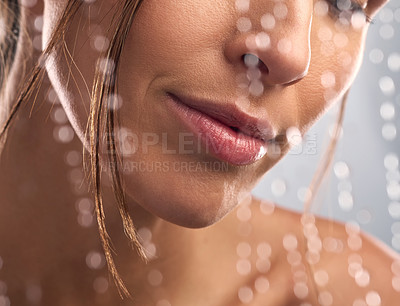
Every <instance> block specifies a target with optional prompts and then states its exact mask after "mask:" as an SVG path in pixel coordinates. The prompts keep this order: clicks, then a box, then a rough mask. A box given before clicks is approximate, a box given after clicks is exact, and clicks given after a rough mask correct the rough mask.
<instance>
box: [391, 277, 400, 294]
mask: <svg viewBox="0 0 400 306" xmlns="http://www.w3.org/2000/svg"><path fill="white" fill-rule="evenodd" d="M392 287H393V289H394V290H395V291H397V292H400V276H393V278H392Z"/></svg>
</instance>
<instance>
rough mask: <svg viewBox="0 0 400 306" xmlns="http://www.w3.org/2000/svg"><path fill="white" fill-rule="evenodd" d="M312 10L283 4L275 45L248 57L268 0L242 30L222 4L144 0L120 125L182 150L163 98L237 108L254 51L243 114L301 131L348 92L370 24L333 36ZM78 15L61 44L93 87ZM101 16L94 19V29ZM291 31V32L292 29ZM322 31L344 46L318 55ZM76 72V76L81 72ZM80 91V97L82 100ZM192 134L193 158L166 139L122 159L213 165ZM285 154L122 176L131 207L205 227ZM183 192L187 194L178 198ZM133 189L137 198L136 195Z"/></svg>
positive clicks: (48, 16) (81, 113) (71, 112)
mask: <svg viewBox="0 0 400 306" xmlns="http://www.w3.org/2000/svg"><path fill="white" fill-rule="evenodd" d="M64 3H65V2H64ZM112 4H113V3H112V2H106V3H104V4H103V5H105V7H104V8H103V9H104V11H105V12H107V11H108V10H109V9H111V6H112ZM60 6H61V7H62V5H61V3H60V2H59V1H56V2H55V1H49V3H48V5H47V6H46V10H45V19H44V42H45V44H46V42H47V41H48V38H49V37H50V35H49V33H51V32H52V30H53V29H54V26H55V20H57V18H55V16H54V12H55V11H56V12H57V9H58V8H59V7H60ZM313 7H314V1H308V2H306V3H304V1H302V2H301V3H300V2H299V1H291V2H290V3H287V10H288V14H287V16H286V18H285V19H284V20H281V21H279V20H278V21H277V24H276V27H275V28H274V30H273V31H269V32H268V34H269V35H270V39H271V48H269V49H267V50H255V51H252V50H249V49H248V48H247V46H246V39H248V38H249V37H251V36H252V35H253V36H254V34H257V33H259V32H262V31H263V29H262V27H261V25H260V22H259V21H260V20H261V17H262V16H263V15H264V14H265V13H266V12H273V8H274V2H273V1H251V6H250V10H249V12H248V13H246V14H245V15H246V16H248V18H250V21H251V22H252V24H253V25H254V26H253V28H252V29H251V31H249V32H245V33H240V32H239V31H238V30H237V29H236V23H237V20H238V19H239V18H240V17H241V16H242V15H243V14H242V13H239V12H237V11H236V10H235V6H234V2H232V1H231V2H230V1H221V3H218V4H215V2H214V1H209V2H204V1H203V2H201V3H198V2H197V1H182V2H179V1H178V2H176V1H166V2H163V3H162V4H160V3H158V2H156V1H145V2H144V3H143V6H142V7H141V9H140V10H139V13H138V15H137V17H136V19H135V21H134V24H133V27H132V31H131V32H130V34H129V35H130V36H129V39H128V40H127V41H126V45H125V47H124V51H123V57H122V60H121V61H122V64H121V70H120V71H119V78H120V80H123V81H121V82H120V84H119V94H120V96H121V97H122V100H123V102H124V103H123V106H122V108H121V109H120V112H119V114H118V117H119V119H120V122H121V124H120V125H121V127H122V128H124V129H127V131H128V132H129V133H133V134H135V135H138V138H139V142H141V141H143V140H144V141H146V140H148V138H146V137H147V136H146V134H144V133H153V134H155V135H156V137H159V139H161V138H162V135H163V134H165V135H167V137H168V149H169V150H175V151H179V146H180V145H182V141H180V140H179V136H180V135H182V132H190V131H189V130H188V129H187V128H186V127H185V126H184V125H183V124H182V122H180V121H179V119H177V118H176V117H175V116H174V115H173V114H171V112H170V111H168V109H167V107H166V105H165V103H164V102H163V101H164V99H165V98H164V97H165V95H166V93H167V92H172V93H176V94H178V95H184V96H190V97H196V98H198V99H210V100H213V101H217V102H216V103H218V104H220V105H223V104H224V103H227V104H229V103H230V104H231V103H234V101H237V100H238V98H239V97H240V96H241V95H242V94H243V93H241V92H238V85H237V82H236V79H237V78H238V75H241V74H244V73H246V72H247V70H248V68H247V67H246V65H244V63H243V60H242V56H243V55H244V54H247V53H256V54H257V55H258V57H259V58H260V59H261V60H262V61H263V62H264V64H265V65H266V67H267V68H268V70H269V73H263V74H262V76H261V80H262V82H263V84H264V87H265V89H264V93H263V94H262V95H261V96H259V97H255V96H251V95H250V96H249V97H248V99H249V101H250V106H248V105H246V104H244V103H241V102H239V103H238V107H239V109H242V110H244V111H245V112H246V113H248V114H250V115H252V116H254V117H256V118H259V119H267V120H269V121H270V124H271V125H272V127H273V129H274V130H275V133H276V134H277V135H285V133H286V131H287V129H289V128H290V127H295V128H297V129H298V130H299V131H300V132H301V133H304V132H305V131H306V130H307V129H308V127H309V126H310V125H311V124H312V123H313V122H314V121H315V120H316V119H317V118H318V117H319V116H320V115H321V114H322V113H323V112H324V111H325V110H326V109H327V108H328V107H329V106H330V104H331V103H333V102H334V101H336V100H337V99H338V98H339V97H340V96H342V95H343V93H344V92H345V91H346V90H347V89H348V88H349V86H350V84H351V81H352V80H353V78H354V76H355V73H356V71H357V69H358V67H359V64H360V58H361V55H362V49H363V43H364V39H365V34H366V31H367V28H368V26H367V24H365V26H364V27H362V28H361V29H357V30H355V29H353V28H352V27H350V28H349V29H344V28H343V29H339V30H338V29H337V28H336V26H335V23H336V22H337V20H338V18H337V17H335V16H332V15H331V14H327V15H325V16H316V15H315V14H314V16H313V18H312V15H313ZM369 13H371V12H369ZM103 14H104V13H103ZM103 14H102V13H100V17H99V18H98V19H99V20H100V19H101V20H103V22H104V23H106V22H108V21H109V20H108V19H109V17H110V16H108V15H106V16H102V15H103ZM109 15H111V14H109ZM81 16H82V15H80V14H78V16H77V17H76V19H75V21H74V22H73V26H72V29H71V31H68V33H67V35H66V42H67V47H68V49H69V51H70V52H71V53H74V54H75V55H74V56H73V59H74V62H75V63H76V65H77V67H79V70H80V72H81V73H82V76H83V80H85V81H86V84H89V88H90V87H91V85H90V84H92V83H93V67H95V66H96V61H97V60H98V57H99V54H98V52H97V51H95V50H92V49H93V48H90V39H89V37H88V36H87V35H78V36H76V35H75V34H74V33H76V32H77V31H78V32H87V31H89V30H88V29H89V24H88V22H85V19H83V18H82V17H81ZM184 16H188V17H187V18H186V17H184ZM98 19H96V18H95V19H94V20H93V21H92V22H91V23H94V24H96V23H97V22H98ZM160 20H163V23H160ZM205 25H206V26H205ZM294 28H295V29H296V31H293V29H294ZM320 29H325V30H326V29H329V30H330V31H331V33H332V35H342V36H344V37H345V39H346V38H347V39H348V43H347V45H346V46H344V47H343V48H336V50H335V52H332V54H331V55H329V56H326V54H322V53H321V40H320V39H319V38H318V33H319V31H320ZM329 30H328V31H329ZM282 38H285V39H287V40H288V41H290V42H291V44H292V49H293V50H296V52H290V53H287V54H285V53H282V52H280V51H279V50H278V48H277V45H278V42H279V40H280V39H282ZM182 42H185V43H182ZM74 50H85V52H79V51H74ZM344 56H346V57H348V58H350V61H349V63H346V64H345V65H343V64H342V63H341V62H342V61H343V57H344ZM61 58H63V57H61ZM67 62H68V61H64V60H55V62H53V61H52V62H51V63H50V64H48V66H47V70H48V72H49V77H50V80H51V82H52V84H53V86H54V88H55V89H56V91H57V92H58V93H59V96H60V97H61V103H62V104H63V106H64V109H65V110H66V112H67V114H68V117H69V118H70V121H71V123H72V124H73V126H74V128H75V131H76V132H77V134H78V135H81V139H83V138H84V136H83V135H84V131H85V127H86V122H87V111H86V110H87V109H89V104H88V101H89V94H88V92H87V89H86V87H85V82H82V81H81V82H79V81H78V86H76V85H75V84H74V82H72V81H70V82H69V86H65V84H67V83H68V78H69V77H68V75H69V65H68V64H67ZM210 63H212V65H210ZM325 72H330V73H332V74H333V75H334V76H335V77H336V84H335V85H334V86H333V88H330V90H329V91H328V92H329V93H331V92H333V94H330V95H329V99H328V100H327V101H325V100H326V99H325V98H324V94H325V92H326V90H325V88H324V87H323V86H322V85H321V75H322V74H323V73H325ZM75 75H76V78H78V80H82V78H80V77H79V75H78V74H77V73H76V74H75ZM296 81H297V82H296ZM293 82H295V84H293ZM132 84H134V85H132ZM81 95H83V98H84V99H83V100H82V99H80V98H79V97H80V96H81ZM69 97H73V99H71V98H69ZM133 101H134V103H133ZM193 138H194V142H195V144H194V145H193V147H191V146H190V145H188V146H186V147H185V149H186V150H188V151H192V152H194V154H179V153H178V154H165V153H164V151H163V148H164V147H163V145H164V144H165V142H163V141H158V142H157V143H156V144H155V145H151V146H149V147H148V150H147V149H145V148H143V147H142V149H139V150H138V151H137V152H136V153H135V154H129V155H127V156H125V160H126V162H127V163H128V164H129V162H139V161H141V162H145V163H147V164H150V165H151V163H152V162H153V161H160V162H162V163H166V164H168V165H174V164H175V163H182V162H203V161H218V160H217V159H215V158H212V157H210V156H209V154H207V153H204V152H198V151H199V150H197V148H198V145H197V143H196V139H195V137H192V140H193ZM287 151H288V146H287V141H286V140H285V141H284V142H283V143H282V152H281V154H280V155H279V156H269V155H267V156H266V157H265V158H263V159H262V160H260V161H257V162H255V163H253V164H251V165H247V166H244V167H230V169H229V171H220V172H218V171H209V172H208V173H206V174H204V172H202V171H197V172H196V171H184V170H182V171H139V173H138V172H136V171H133V172H130V171H123V172H124V181H125V184H126V186H127V188H126V190H127V193H128V195H129V196H130V197H131V202H132V204H131V205H132V206H134V205H138V206H140V207H142V208H144V209H146V210H148V211H149V212H151V213H152V214H154V215H156V216H158V217H160V218H162V219H165V220H168V221H170V222H173V223H175V224H179V225H182V226H186V227H203V226H207V225H210V224H213V223H215V222H216V221H218V220H220V219H221V218H222V217H223V216H225V215H226V214H227V213H228V212H229V211H231V210H232V209H233V208H234V207H235V206H236V205H237V204H238V199H239V201H240V199H241V198H242V197H243V195H246V194H248V193H249V192H250V190H251V189H252V187H254V185H255V184H256V183H257V182H258V180H259V179H260V178H261V176H262V175H263V174H264V173H265V172H266V171H267V170H268V169H270V168H271V167H272V166H273V165H274V164H275V163H276V162H277V161H278V160H279V159H280V158H281V157H283V155H284V154H285V153H286V152H287ZM171 168H172V167H171ZM177 172H178V175H177ZM207 182H209V183H207ZM149 186H151V188H149ZM171 186H179V187H174V188H171ZM188 189H191V190H192V192H191V193H186V192H182V190H188ZM137 190H140V192H135V191H137Z"/></svg>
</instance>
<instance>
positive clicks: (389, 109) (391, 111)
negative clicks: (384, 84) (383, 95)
mask: <svg viewBox="0 0 400 306" xmlns="http://www.w3.org/2000/svg"><path fill="white" fill-rule="evenodd" d="M380 113H381V117H382V119H384V120H392V119H393V118H394V116H395V108H394V105H393V103H391V102H385V103H383V104H382V105H381V109H380Z"/></svg>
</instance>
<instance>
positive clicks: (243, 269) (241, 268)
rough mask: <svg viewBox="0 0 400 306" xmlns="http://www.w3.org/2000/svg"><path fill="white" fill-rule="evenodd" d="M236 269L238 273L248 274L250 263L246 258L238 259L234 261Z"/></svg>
mask: <svg viewBox="0 0 400 306" xmlns="http://www.w3.org/2000/svg"><path fill="white" fill-rule="evenodd" d="M236 271H237V272H238V273H239V274H240V275H248V274H249V273H250V272H251V263H250V261H249V260H247V259H240V260H238V261H237V263H236Z"/></svg>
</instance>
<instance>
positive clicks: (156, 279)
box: [147, 270, 163, 287]
mask: <svg viewBox="0 0 400 306" xmlns="http://www.w3.org/2000/svg"><path fill="white" fill-rule="evenodd" d="M147 281H148V282H149V284H150V285H152V286H154V287H157V286H160V285H161V283H162V281H163V276H162V274H161V272H160V271H158V270H151V271H150V272H149V274H148V275H147Z"/></svg>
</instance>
